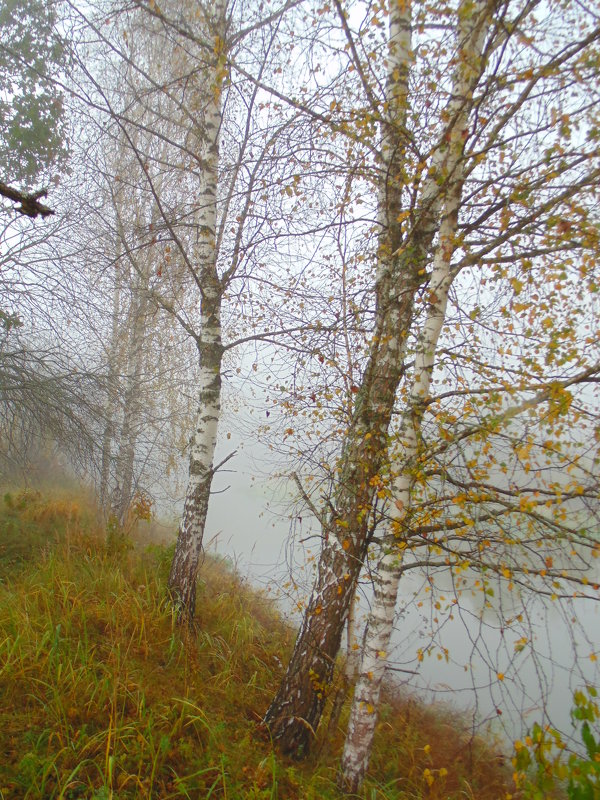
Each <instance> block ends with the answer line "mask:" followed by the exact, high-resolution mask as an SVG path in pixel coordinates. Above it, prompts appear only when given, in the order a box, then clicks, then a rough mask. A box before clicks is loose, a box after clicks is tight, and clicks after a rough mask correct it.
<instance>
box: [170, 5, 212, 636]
mask: <svg viewBox="0 0 600 800" xmlns="http://www.w3.org/2000/svg"><path fill="white" fill-rule="evenodd" d="M211 21H212V25H211V28H212V29H213V31H216V32H218V35H217V34H215V48H214V52H213V53H212V54H211V55H210V58H207V64H206V67H205V70H204V73H203V76H202V77H203V79H204V80H203V85H197V86H196V88H195V91H196V92H198V93H199V95H198V100H199V102H198V105H202V111H201V116H202V119H201V122H200V124H199V126H198V130H197V133H196V138H197V141H198V149H199V155H200V159H199V160H200V161H201V163H202V164H203V171H202V177H201V181H202V185H201V189H200V192H199V205H198V209H197V212H196V220H195V225H196V229H197V241H196V244H195V248H194V253H193V260H194V262H195V273H196V277H197V279H198V283H199V286H200V291H201V294H202V299H201V318H200V335H199V337H198V338H197V345H198V354H199V360H200V364H199V375H198V412H197V416H196V421H195V429H194V433H193V435H192V437H191V440H190V456H189V481H188V486H187V490H186V496H185V502H184V508H183V514H182V518H181V523H180V526H179V535H178V538H177V545H176V550H175V555H174V558H173V563H172V565H171V573H170V576H169V590H170V593H171V596H172V597H173V599H174V601H175V603H176V605H177V606H178V616H179V620H180V621H187V622H190V623H191V622H192V621H193V618H194V614H195V606H196V578H197V572H198V568H199V564H200V557H201V553H202V541H203V538H204V527H205V524H206V514H207V511H208V502H209V497H210V486H211V482H212V476H213V465H214V454H215V447H216V443H217V432H218V424H219V417H220V413H221V361H222V357H223V344H222V339H221V301H222V297H223V286H222V284H221V282H220V280H219V276H218V272H217V248H216V225H217V180H218V168H219V131H220V127H221V113H222V109H221V92H222V88H223V79H224V76H225V71H224V68H223V53H222V47H223V44H224V42H225V33H226V32H225V25H226V2H225V0H218V2H215V3H214V4H213V6H212V14H211ZM217 39H218V41H217Z"/></svg>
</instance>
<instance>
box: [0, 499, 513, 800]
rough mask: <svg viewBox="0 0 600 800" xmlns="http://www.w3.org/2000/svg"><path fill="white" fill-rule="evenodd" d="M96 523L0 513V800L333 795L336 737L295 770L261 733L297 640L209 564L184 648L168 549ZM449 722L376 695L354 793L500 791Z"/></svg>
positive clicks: (487, 761) (20, 502) (45, 506)
mask: <svg viewBox="0 0 600 800" xmlns="http://www.w3.org/2000/svg"><path fill="white" fill-rule="evenodd" d="M94 519H95V517H94V514H93V510H90V509H89V508H86V507H85V503H83V502H82V501H80V500H71V501H69V499H68V498H59V497H53V498H43V497H41V496H40V495H37V494H31V493H30V494H26V495H14V496H13V495H11V498H10V500H8V501H7V502H6V503H5V504H4V510H3V513H2V515H0V548H1V549H0V569H1V571H2V572H1V574H2V582H1V584H0V798H6V800H8V798H28V799H29V798H31V799H33V798H64V799H65V800H73V798H86V799H90V800H108V799H109V798H113V800H127V798H157V799H158V800H168V799H169V798H186V797H187V798H229V800H238V799H240V800H244V799H245V798H249V800H252V799H253V798H254V800H263V799H264V800H266V799H267V798H272V799H273V798H279V799H280V800H288V799H289V800H301V799H302V800H310V799H311V798H314V800H317V798H319V799H320V798H324V799H326V798H336V797H338V794H337V791H336V789H335V774H336V766H337V760H338V758H339V752H340V747H341V744H342V739H343V731H342V729H341V728H340V729H338V730H336V731H334V732H333V736H332V737H331V741H328V745H329V746H328V747H327V751H326V752H325V750H324V749H323V748H321V747H320V745H321V744H322V743H320V742H317V746H316V748H315V752H316V753H318V752H319V750H321V758H320V759H317V757H316V756H313V758H312V760H311V761H309V762H308V763H306V764H302V765H297V764H291V763H289V762H286V761H284V760H282V759H279V758H278V757H277V756H276V755H275V754H274V753H273V751H272V748H271V745H270V742H269V740H268V737H266V736H265V734H264V732H263V731H262V730H261V728H260V727H259V722H260V719H261V715H262V714H263V713H264V710H265V708H266V706H267V704H268V702H269V699H270V698H271V696H272V694H273V693H274V691H275V689H276V686H277V683H278V681H279V679H280V677H281V669H282V667H281V664H282V662H285V658H286V654H287V653H288V652H289V649H290V647H291V645H292V641H293V635H292V633H291V632H290V630H289V629H288V628H286V626H285V625H284V624H283V623H282V621H281V620H280V619H279V618H278V617H277V615H276V613H275V612H274V610H273V608H272V607H271V606H270V605H269V603H268V601H267V600H266V599H265V598H264V597H263V596H262V595H261V594H260V593H257V592H256V591H254V590H252V589H251V588H250V587H249V586H247V585H245V584H244V583H243V582H242V581H240V579H239V578H238V577H237V576H236V575H235V574H234V573H233V572H232V571H231V570H229V569H228V568H227V566H226V565H224V564H223V563H220V562H215V561H210V560H207V562H206V564H205V566H204V568H203V572H202V576H201V580H200V585H199V590H198V623H199V624H198V631H197V633H196V634H195V635H194V636H189V635H188V636H186V637H183V638H182V636H181V634H180V632H179V631H178V630H177V629H176V627H175V626H174V620H173V615H172V612H171V609H170V607H169V606H168V605H167V604H166V603H165V602H164V597H165V579H166V574H167V570H168V566H169V560H170V551H169V550H168V549H165V548H164V547H161V546H152V547H150V548H147V549H145V550H141V549H139V548H137V549H131V547H128V546H126V543H124V542H119V540H118V539H115V538H114V537H113V538H112V539H111V540H110V541H108V543H107V539H106V537H105V536H102V535H100V532H99V531H98V530H96V529H95V523H94ZM459 726H460V720H459V719H458V718H457V717H455V716H454V715H452V714H450V713H449V712H447V711H446V710H442V712H441V713H440V711H439V710H438V709H436V708H434V707H425V706H421V705H418V704H416V703H415V702H414V701H413V702H411V701H409V700H407V699H399V698H392V697H390V698H388V702H386V704H385V707H384V709H383V713H382V717H381V722H380V725H379V732H378V737H377V744H376V749H375V753H374V757H373V764H372V770H371V773H370V777H369V779H368V781H367V782H366V784H365V787H364V789H363V792H362V794H361V797H363V798H365V799H366V798H368V800H409V799H411V800H420V799H421V798H430V799H431V800H442V798H443V800H450V799H451V800H454V799H455V798H456V799H458V798H477V800H499V798H502V797H504V796H505V793H506V789H505V785H504V782H505V781H506V779H507V774H506V770H505V768H504V767H503V766H502V764H500V762H499V761H498V759H497V757H496V754H495V752H494V749H493V747H492V748H490V747H486V746H485V744H484V743H483V742H480V741H469V738H468V737H467V736H466V735H465V736H464V737H462V738H460V737H458V736H457V733H456V732H457V729H458V727H459ZM324 727H325V726H324ZM427 745H429V747H428V746H427ZM427 770H429V772H427ZM444 771H446V774H444ZM431 778H433V780H431Z"/></svg>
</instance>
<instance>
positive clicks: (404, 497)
mask: <svg viewBox="0 0 600 800" xmlns="http://www.w3.org/2000/svg"><path fill="white" fill-rule="evenodd" d="M461 12H462V13H461ZM458 15H459V50H458V52H459V55H458V63H457V67H456V70H455V74H454V77H453V93H452V98H451V100H450V103H449V107H448V110H449V113H450V115H451V118H454V119H455V120H456V124H455V125H454V126H453V128H452V132H451V135H450V140H449V142H448V144H447V147H444V152H443V153H442V154H441V155H439V156H438V154H437V153H436V156H437V158H435V159H434V163H436V164H437V168H441V167H442V165H443V168H444V171H445V173H446V175H447V176H449V177H448V182H447V184H446V187H445V188H446V191H445V192H444V195H445V202H444V211H443V218H442V221H441V224H440V227H439V234H438V244H437V247H436V251H435V255H434V258H433V266H432V273H431V279H430V284H429V287H428V290H427V301H428V310H427V314H426V318H425V321H424V323H423V327H422V329H421V332H420V335H419V338H418V343H417V350H416V355H415V366H414V377H413V383H412V387H411V391H410V394H409V397H408V398H407V401H406V409H405V412H404V414H403V417H402V421H401V424H400V437H401V440H402V464H401V465H400V466H399V468H398V472H397V475H396V477H395V479H394V481H393V485H392V495H393V499H394V502H393V503H392V509H391V524H390V532H389V533H388V535H387V536H386V540H385V542H384V545H383V552H382V556H381V558H380V561H379V564H378V569H377V578H376V583H375V593H374V599H373V603H372V606H371V612H370V614H369V617H368V621H367V627H366V631H365V638H364V644H363V653H362V659H361V667H360V676H359V679H358V682H357V684H356V688H355V693H354V699H353V703H352V710H351V715H350V721H349V724H348V733H347V736H346V742H345V747H344V753H343V756H342V762H341V772H340V785H341V786H342V787H343V788H344V789H345V790H346V791H350V792H357V791H358V788H359V787H360V784H361V782H362V779H363V777H364V774H365V771H366V769H367V766H368V763H369V758H370V754H371V748H372V743H373V736H374V733H375V725H376V722H377V708H378V705H379V699H380V694H381V686H382V680H383V676H384V673H385V667H386V659H387V652H388V649H389V644H390V639H391V634H392V629H393V624H394V617H395V608H396V600H397V596H398V587H399V581H400V575H401V551H400V552H399V550H398V546H397V545H398V540H401V539H402V536H403V534H402V531H403V520H404V517H405V516H406V513H407V510H408V508H409V505H410V496H411V488H412V477H411V470H410V465H411V462H412V460H413V459H414V457H415V456H416V455H417V454H418V449H419V437H420V426H421V419H422V413H423V408H424V401H426V399H427V398H428V396H429V391H430V383H431V376H432V371H433V367H434V363H435V355H436V349H437V342H438V339H439V336H440V333H441V331H442V327H443V324H444V319H445V315H446V307H447V302H448V294H449V291H450V287H451V285H452V280H453V275H452V270H451V263H450V262H451V258H452V254H453V251H454V246H455V245H454V240H455V234H456V226H457V220H458V211H459V204H460V198H461V191H462V174H463V169H464V164H463V161H462V152H463V142H464V137H463V131H464V130H466V126H467V123H468V115H469V111H470V107H471V104H470V102H469V101H470V99H471V98H472V91H473V79H474V78H475V79H476V78H477V76H478V75H479V72H480V69H481V54H482V48H483V44H484V41H485V37H486V35H487V30H488V26H489V17H488V14H487V13H486V11H485V7H484V5H483V4H482V3H479V4H476V5H475V6H473V8H472V12H471V13H469V14H467V13H465V7H462V8H460V9H459V11H458ZM430 186H431V184H430ZM426 189H429V187H426ZM432 199H433V194H432V195H431V196H430V197H429V196H427V197H425V198H424V202H425V203H430V202H431V201H432ZM426 214H427V212H426Z"/></svg>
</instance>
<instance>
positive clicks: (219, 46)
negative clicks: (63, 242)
mask: <svg viewBox="0 0 600 800" xmlns="http://www.w3.org/2000/svg"><path fill="white" fill-rule="evenodd" d="M292 5H293V4H292ZM285 8H286V4H283V5H282V7H281V8H280V9H275V10H274V11H273V12H271V13H263V11H262V9H260V8H259V9H256V8H254V7H253V6H248V7H240V8H239V9H238V8H237V7H235V8H234V7H233V6H232V7H230V6H229V4H228V3H227V2H226V1H225V0H223V2H218V3H196V4H189V6H185V7H181V6H180V4H173V5H172V6H171V5H169V4H162V5H161V7H160V8H159V7H158V6H157V5H156V4H153V3H150V4H146V3H136V4H135V6H134V7H133V8H132V9H128V10H126V11H125V12H123V13H122V14H121V15H120V16H117V17H115V25H114V30H111V31H106V30H105V27H103V26H102V24H101V22H100V21H99V20H101V19H102V15H100V16H99V17H98V18H97V19H96V21H94V19H92V18H86V19H85V20H84V24H85V25H86V26H88V29H89V28H91V29H92V30H93V31H94V33H95V35H96V37H97V41H98V47H99V48H105V52H106V51H108V52H110V53H112V54H113V55H111V58H113V57H114V53H115V52H116V53H117V54H118V55H119V57H120V58H121V59H122V63H126V64H127V66H128V69H129V71H130V73H131V75H132V76H134V78H135V79H134V78H133V77H132V79H131V85H130V86H128V85H127V84H126V82H125V83H123V82H122V83H121V85H120V86H118V87H117V88H115V86H114V85H113V86H112V87H111V86H105V85H104V83H103V81H102V80H100V79H99V77H98V76H97V75H91V74H89V75H88V79H91V81H92V86H93V91H92V92H90V94H91V95H92V97H91V102H90V98H88V102H89V103H90V105H91V106H92V107H95V108H97V109H98V111H100V112H101V113H106V112H108V113H109V114H110V116H111V117H112V119H113V120H114V121H115V123H116V125H117V127H118V129H119V131H120V133H119V135H120V136H122V138H123V140H124V141H125V142H126V143H127V146H128V147H129V149H130V151H131V152H132V153H133V154H134V158H135V160H136V161H137V169H138V175H139V178H140V181H141V185H143V186H144V192H145V194H146V197H147V202H148V209H149V213H146V214H145V217H144V225H143V226H137V228H136V229H135V231H133V232H130V235H129V238H128V244H127V247H126V248H125V255H126V256H127V257H131V261H132V263H133V262H134V261H135V256H136V254H137V253H139V252H140V251H141V249H149V250H153V251H154V252H155V253H158V254H159V260H160V261H161V263H159V265H158V267H157V269H156V271H155V273H154V274H153V276H152V279H151V281H150V283H149V285H148V287H147V290H146V294H147V296H148V298H149V301H150V303H151V304H152V305H153V307H154V308H156V309H157V310H158V312H160V313H161V314H165V315H168V316H170V317H171V319H173V320H175V321H176V322H177V324H178V325H179V326H180V328H181V330H182V331H183V332H184V334H185V335H186V336H187V337H189V339H190V340H191V341H192V342H193V343H194V346H195V349H196V354H197V358H198V372H197V376H196V387H197V397H196V400H197V413H196V419H195V422H194V425H193V434H192V436H191V438H190V442H189V450H188V457H189V481H188V487H187V491H186V495H185V500H184V507H183V513H182V518H181V523H180V529H179V535H178V541H177V546H176V551H175V556H174V559H173V563H172V568H171V573H170V578H169V589H170V592H171V595H172V597H173V599H174V601H175V603H176V605H177V607H178V610H179V619H180V621H182V622H184V621H185V622H191V621H192V620H193V617H194V612H195V592H196V577H197V572H198V569H199V565H200V558H201V552H202V542H203V536H204V527H205V523H206V514H207V510H208V503H209V497H210V487H211V482H212V478H213V475H214V473H215V471H216V470H217V469H218V468H219V467H220V466H221V465H215V463H214V453H215V447H216V443H217V436H218V425H219V417H220V408H221V390H222V373H223V358H224V354H225V352H226V351H227V350H232V349H233V348H234V347H236V346H237V344H238V342H237V341H236V340H235V339H231V340H229V341H224V338H223V332H222V325H223V313H224V311H223V309H224V306H225V304H226V303H227V304H228V303H229V300H231V299H233V300H235V297H236V293H238V292H239V288H236V283H235V282H236V281H238V284H237V286H238V287H239V285H242V286H243V285H244V283H245V282H247V281H248V280H249V279H250V276H249V273H248V271H246V270H244V271H242V273H241V276H240V278H239V279H238V277H237V276H238V273H239V272H240V264H241V263H242V261H243V259H244V257H245V256H246V253H247V251H248V250H249V249H251V248H252V247H256V244H255V240H256V238H257V237H259V235H260V226H261V224H262V222H261V221H260V220H259V218H258V214H257V213H256V210H255V208H256V205H257V204H258V202H259V201H258V197H259V195H260V194H261V193H262V192H264V191H265V186H267V185H270V183H271V181H270V178H269V177H268V176H269V160H268V157H267V156H266V153H268V152H269V148H272V147H273V142H274V141H275V140H276V138H277V136H276V132H277V125H285V120H284V121H283V122H278V123H277V125H276V126H275V127H271V128H270V129H266V128H265V126H264V125H263V124H262V122H261V120H260V109H259V108H258V105H259V89H258V87H257V86H256V83H255V84H254V85H253V84H252V83H250V81H249V79H248V78H246V77H243V76H241V77H240V76H238V79H237V82H236V83H234V82H233V81H232V80H231V77H230V71H229V61H230V60H231V58H232V55H233V53H234V52H235V53H236V55H237V58H238V60H239V61H240V63H244V64H246V65H250V66H249V68H250V69H251V71H256V72H257V73H258V75H259V76H260V75H261V74H262V73H264V72H269V73H271V72H273V71H274V70H275V68H276V67H275V65H274V64H271V63H269V56H270V53H271V52H272V51H273V49H274V39H275V38H276V25H277V21H278V20H279V19H280V18H281V16H282V14H283V10H284V9H285ZM238 11H239V13H237V12H238ZM126 20H129V23H128V25H127V26H126V27H125V34H126V35H125V36H124V37H123V36H121V34H122V30H121V29H122V28H123V26H124V22H125V21H126ZM109 34H110V35H109ZM119 37H120V38H119ZM248 37H249V38H251V39H252V40H253V43H254V44H256V46H257V49H256V50H254V51H252V50H251V49H250V48H249V47H248V46H247V42H246V39H247V38H248ZM122 39H125V42H126V44H125V45H123V44H122ZM142 39H143V40H144V41H146V43H147V45H146V51H145V52H144V48H143V47H139V45H138V42H139V41H140V40H142ZM115 42H118V44H115ZM127 42H131V45H129V44H127ZM107 45H109V48H108V49H106V46H107ZM110 48H113V49H112V50H111V49H110ZM165 53H169V58H168V59H167V58H165ZM88 73H89V70H88ZM124 101H125V102H124ZM272 122H273V120H271V123H272ZM244 266H246V264H244ZM228 315H230V316H231V317H232V318H235V314H233V313H231V311H228ZM238 316H239V315H238ZM236 328H237V329H239V326H235V327H234V330H235V329H236ZM260 335H261V334H260V333H253V334H252V335H251V336H260ZM262 335H270V333H269V334H265V333H264V332H263V334H262ZM248 338H251V337H248V336H244V335H242V336H241V339H242V341H243V342H244V341H247V340H248ZM231 455H232V454H229V456H228V458H229V457H230V456H231Z"/></svg>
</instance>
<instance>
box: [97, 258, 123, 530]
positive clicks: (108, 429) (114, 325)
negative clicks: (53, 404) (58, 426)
mask: <svg viewBox="0 0 600 800" xmlns="http://www.w3.org/2000/svg"><path fill="white" fill-rule="evenodd" d="M116 270H117V273H116V275H115V285H114V287H113V308H112V320H111V333H110V345H109V351H108V375H107V390H106V402H105V406H104V430H103V432H102V461H101V464H100V507H101V508H102V511H103V513H104V514H105V515H106V516H108V513H109V507H110V467H111V463H112V441H113V436H114V430H115V422H114V417H115V405H116V398H115V394H116V380H117V367H116V362H117V349H118V347H117V338H118V335H119V312H120V308H121V277H120V274H119V261H118V259H117V266H116Z"/></svg>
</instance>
